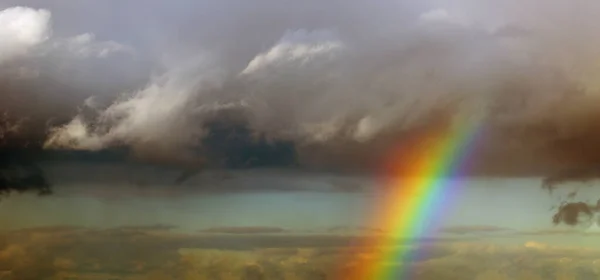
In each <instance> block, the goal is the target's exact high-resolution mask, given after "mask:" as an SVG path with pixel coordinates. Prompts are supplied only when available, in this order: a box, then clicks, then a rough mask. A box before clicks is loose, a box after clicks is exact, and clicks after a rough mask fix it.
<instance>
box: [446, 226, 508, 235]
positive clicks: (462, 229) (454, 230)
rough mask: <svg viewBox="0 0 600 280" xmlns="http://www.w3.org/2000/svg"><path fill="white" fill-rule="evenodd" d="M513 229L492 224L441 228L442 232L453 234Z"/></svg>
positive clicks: (484, 232) (500, 231)
mask: <svg viewBox="0 0 600 280" xmlns="http://www.w3.org/2000/svg"><path fill="white" fill-rule="evenodd" d="M511 231H513V229H510V228H505V227H498V226H491V225H468V226H452V227H444V228H441V229H440V230H439V232H441V233H451V234H486V233H503V232H504V233H506V232H511Z"/></svg>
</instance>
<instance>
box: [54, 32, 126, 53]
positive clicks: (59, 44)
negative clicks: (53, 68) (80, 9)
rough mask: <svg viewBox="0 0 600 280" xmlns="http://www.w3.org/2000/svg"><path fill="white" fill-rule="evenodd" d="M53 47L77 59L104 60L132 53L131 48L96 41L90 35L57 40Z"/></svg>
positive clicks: (109, 42) (115, 43) (94, 37)
mask: <svg viewBox="0 0 600 280" xmlns="http://www.w3.org/2000/svg"><path fill="white" fill-rule="evenodd" d="M53 46H54V48H55V49H58V50H62V51H65V52H67V53H69V54H71V55H74V56H75V57H78V58H90V57H95V58H105V57H108V56H110V55H112V54H115V53H133V52H134V51H133V49H132V48H131V47H129V46H125V45H122V44H119V43H117V42H114V41H98V40H96V36H95V35H94V34H91V33H84V34H81V35H78V36H75V37H71V38H67V39H62V40H57V41H56V42H54V44H53Z"/></svg>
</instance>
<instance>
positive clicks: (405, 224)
mask: <svg viewBox="0 0 600 280" xmlns="http://www.w3.org/2000/svg"><path fill="white" fill-rule="evenodd" d="M480 124H481V122H480V121H478V120H467V119H465V118H460V119H457V120H456V122H455V123H454V125H451V124H450V125H449V124H447V123H446V124H445V125H442V126H441V127H439V126H438V127H435V128H433V129H428V130H427V132H426V133H425V135H418V136H417V137H416V138H415V139H413V141H411V143H408V144H406V143H405V145H402V147H401V148H400V150H399V151H398V152H396V153H394V156H393V157H394V159H393V160H392V167H393V172H394V175H396V176H393V177H396V178H395V179H393V180H392V181H391V183H390V184H388V187H389V188H388V189H387V190H386V192H385V201H384V202H383V203H382V204H380V206H379V210H378V211H376V218H375V225H374V226H375V227H377V228H379V229H382V230H383V231H384V232H386V233H387V234H385V235H382V236H380V237H377V238H375V239H374V240H373V241H372V242H371V243H370V244H367V246H366V247H368V248H369V249H368V250H369V251H368V252H369V253H367V254H366V256H362V257H363V258H362V259H359V260H358V261H357V264H355V267H354V268H353V269H351V271H350V272H349V273H348V272H346V273H344V274H345V275H344V276H343V277H339V278H340V280H341V279H342V278H343V279H344V280H353V279H354V280H401V279H414V278H413V277H412V276H411V270H410V269H408V267H409V266H408V265H405V264H407V263H408V262H410V261H411V260H413V259H414V258H415V257H418V256H417V254H420V253H423V252H422V251H420V250H414V249H413V248H410V247H409V246H403V245H406V241H408V242H414V241H418V239H419V238H422V237H423V236H424V235H426V234H427V233H428V231H430V230H431V229H432V226H433V225H435V224H436V223H437V220H438V218H439V215H440V214H441V213H444V212H445V210H447V208H448V206H449V203H450V202H451V201H453V199H452V198H451V197H449V196H451V195H456V194H457V191H458V189H460V185H459V183H460V180H459V179H458V178H456V177H458V176H460V175H461V174H462V172H463V171H464V169H465V168H467V167H468V165H469V164H468V158H469V154H470V152H471V151H472V150H473V149H472V147H474V145H475V142H476V141H478V139H479V138H480V137H479V136H480V135H481V134H482V133H481V132H482V129H481V125H480ZM398 177H399V178H398Z"/></svg>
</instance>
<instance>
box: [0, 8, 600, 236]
mask: <svg viewBox="0 0 600 280" xmlns="http://www.w3.org/2000/svg"><path fill="white" fill-rule="evenodd" d="M595 11H600V3H596V2H593V1H583V0H574V1H570V2H569V3H568V4H567V3H566V2H564V3H563V1H559V0H550V1H547V0H546V1H541V0H521V1H516V0H515V1H513V0H510V1H494V0H479V1H475V0H461V1H445V0H438V1H435V0H427V1H416V0H412V1H411V0H403V1H392V0H371V1H358V0H350V1H348V0H345V1H341V0H331V1H281V0H252V1H242V0H239V1H238V0H229V1H191V0H173V1H168V2H166V1H142V0H131V1H113V0H110V1H92V0H90V1H67V0H44V1H42V0H30V1H23V0H20V1H9V0H0V110H2V111H4V112H7V113H9V114H10V116H12V117H14V118H15V119H17V120H23V121H24V122H23V124H22V130H20V131H19V132H21V133H23V134H27V133H30V134H27V135H31V136H28V137H38V138H39V137H41V141H42V142H43V143H45V145H44V148H45V149H47V150H52V149H62V150H78V151H92V152H95V153H96V154H95V155H90V156H89V157H88V158H79V159H78V160H72V162H70V163H69V164H74V165H76V166H77V165H83V164H84V163H83V162H84V161H88V162H89V161H94V160H96V159H97V158H94V156H98V157H100V156H99V154H102V152H104V151H107V150H110V149H112V148H115V147H123V146H125V147H127V148H129V149H130V151H131V152H132V156H133V157H136V158H139V159H142V160H147V161H150V160H152V161H154V162H155V161H159V162H161V161H164V162H169V163H172V162H177V163H178V164H180V163H183V164H184V165H191V166H194V167H197V166H204V164H207V163H208V165H210V166H213V167H219V168H222V169H232V168H238V169H239V168H244V167H269V168H284V167H285V168H288V169H294V168H297V169H299V170H307V169H310V170H312V171H321V172H322V173H321V175H318V174H310V175H302V176H300V175H297V177H298V178H302V177H303V176H305V177H306V178H312V177H310V176H317V177H318V178H319V179H318V180H326V181H328V182H329V181H330V178H327V179H323V176H325V177H327V176H333V177H335V176H337V177H336V179H335V180H342V181H343V183H340V184H342V185H346V186H348V185H350V186H351V185H353V184H363V185H361V187H360V188H359V189H360V190H359V191H356V189H354V188H353V187H349V188H350V189H351V190H353V191H348V189H347V188H344V187H342V188H341V189H340V188H337V187H331V186H322V184H317V186H314V187H313V185H311V184H313V183H314V182H310V183H308V182H306V181H301V182H298V183H296V184H292V183H290V182H292V181H293V180H291V179H290V180H288V179H287V178H284V179H281V178H279V179H277V176H283V175H281V174H284V173H285V172H288V171H289V170H288V169H286V171H285V172H284V171H281V170H280V171H277V172H275V173H273V174H271V175H268V176H266V178H267V179H264V180H267V181H269V180H271V181H270V182H271V183H269V184H267V185H265V184H263V183H264V182H263V181H260V180H263V179H260V180H259V181H258V182H255V183H254V184H250V183H248V182H249V181H246V180H244V181H243V182H242V183H238V184H237V185H236V184H229V183H223V184H221V185H219V186H217V187H215V186H214V185H211V184H212V183H203V184H201V183H200V181H198V180H200V179H199V177H198V176H201V175H202V174H196V175H195V176H192V178H191V181H189V182H187V183H186V184H187V185H186V186H187V187H188V188H186V189H185V191H181V193H185V195H184V197H181V193H178V192H179V189H177V190H173V189H169V190H166V191H164V192H162V191H159V192H158V193H159V195H154V196H152V195H149V196H150V197H146V198H143V199H142V198H138V199H133V202H132V201H129V200H127V201H125V202H124V201H121V200H118V199H117V200H111V201H110V202H106V200H107V199H106V198H99V196H104V195H105V194H106V192H108V193H111V192H112V190H109V191H106V189H107V188H108V189H110V187H107V186H109V185H110V186H115V185H119V184H122V185H126V186H128V187H131V185H136V184H137V185H158V186H160V187H163V188H164V187H165V186H170V185H169V184H171V183H172V181H170V180H171V179H166V178H176V176H177V172H175V171H168V170H162V169H161V170H160V171H157V170H153V169H151V167H147V168H150V171H149V170H145V171H140V174H141V175H139V178H145V179H139V178H137V177H136V178H135V180H134V181H135V182H134V183H132V182H131V181H126V180H125V179H122V178H121V179H118V180H117V181H119V180H121V181H119V182H120V183H117V181H115V180H116V179H115V180H112V179H111V178H112V177H113V175H114V177H118V176H121V175H122V174H123V172H124V171H123V170H124V169H122V168H121V167H120V165H117V163H114V166H112V167H110V168H112V169H110V168H109V169H110V170H108V171H106V170H105V171H106V172H107V173H104V171H103V172H102V173H100V172H99V171H90V170H87V171H85V170H81V169H77V168H84V167H81V166H80V167H76V168H72V167H68V166H67V167H64V169H62V171H56V170H53V169H52V168H53V164H47V163H46V165H45V168H46V171H47V172H48V174H49V176H50V178H51V179H52V180H53V182H54V183H55V185H56V186H55V187H56V189H57V190H66V189H68V190H69V191H61V192H62V196H61V192H59V194H57V195H56V196H55V197H50V198H43V199H39V201H38V199H37V198H36V199H33V198H30V197H27V196H24V197H13V198H10V199H8V200H6V201H4V200H3V201H2V203H0V208H4V209H6V211H2V213H0V215H4V217H2V219H3V220H4V221H7V224H10V223H8V220H10V217H9V216H7V215H8V214H6V213H9V212H11V211H18V212H21V213H23V215H24V217H31V219H29V218H27V219H23V220H20V221H17V222H16V223H23V225H21V226H25V225H29V223H31V224H32V225H33V224H38V223H39V222H40V221H41V220H44V221H46V222H49V223H50V221H52V223H62V222H67V221H72V222H77V223H79V222H82V223H83V222H84V221H85V222H88V223H98V224H102V223H104V222H106V223H120V222H130V221H133V220H134V219H137V218H139V217H140V215H137V213H145V214H146V215H144V216H141V217H146V218H144V219H147V220H145V221H147V222H164V221H167V220H169V221H176V223H181V224H186V225H189V227H204V226H206V227H208V226H218V225H219V224H223V225H225V224H232V225H244V224H255V223H260V224H265V225H274V226H283V227H292V226H295V227H306V228H318V227H326V226H335V225H336V224H338V223H339V224H346V223H348V224H358V225H360V224H361V222H362V220H363V219H364V215H366V214H365V213H366V212H365V211H367V210H365V209H369V206H370V205H372V203H373V201H370V198H369V196H368V195H367V194H368V193H369V192H370V191H374V190H377V189H379V185H378V184H377V183H364V181H367V182H368V181H372V182H376V181H377V179H376V178H377V177H376V175H377V171H380V169H381V165H382V163H383V162H384V161H385V160H388V158H387V157H389V154H390V151H392V150H396V149H398V148H399V147H401V148H407V149H410V147H405V146H406V145H408V144H407V143H409V142H410V141H408V140H410V139H415V138H416V139H419V137H420V136H421V135H426V134H427V133H428V132H430V131H431V130H436V129H450V128H452V126H453V125H455V124H456V123H454V118H453V117H454V116H456V115H457V114H459V113H461V114H470V115H478V116H482V117H483V118H482V119H483V121H482V124H481V126H480V127H481V129H483V131H484V133H483V137H482V138H481V140H480V141H479V142H478V143H476V145H474V146H473V147H471V150H472V151H474V152H472V153H471V154H472V155H473V157H474V159H473V160H474V162H475V164H474V165H473V166H475V170H469V171H471V172H472V174H477V175H483V176H484V177H486V176H487V177H486V178H492V177H493V178H498V177H501V178H502V180H500V181H485V182H484V181H474V183H473V182H471V183H469V186H468V187H465V189H466V191H465V193H464V197H461V198H460V202H457V206H456V208H455V209H456V211H457V212H456V213H455V214H453V215H455V216H451V218H448V221H452V222H456V223H459V222H464V219H467V220H468V221H469V223H473V224H481V223H484V224H489V223H491V224H495V225H502V226H506V227H518V228H526V227H533V226H536V227H537V226H544V225H546V224H547V221H548V219H546V218H543V217H542V216H545V215H548V216H550V214H549V213H550V212H549V210H547V209H548V208H549V207H550V206H552V204H553V201H554V199H556V197H555V196H551V195H549V194H547V193H545V192H543V191H542V190H541V189H540V188H539V186H540V180H541V178H542V177H545V176H556V177H557V178H559V179H560V178H561V177H567V179H569V180H570V179H573V180H579V179H582V178H587V177H593V176H596V175H597V174H600V172H598V171H597V170H596V168H597V166H598V163H600V148H598V147H600V146H599V145H597V141H599V140H600V134H599V133H598V130H597V129H596V124H597V123H598V121H600V110H598V109H599V108H598V104H600V100H599V99H598V98H599V95H598V94H597V93H598V90H600V84H599V83H598V78H597V77H596V76H597V74H599V73H600V72H599V70H600V53H599V51H598V50H600V33H598V32H597V29H598V27H599V26H600V17H598V15H596V12H595ZM257 135H260V136H262V138H258V140H257V138H255V136H257ZM407 139H408V140H407ZM38 140H40V139H38ZM73 161H74V162H73ZM178 166H180V165H178ZM298 167H301V168H298ZM61 168H62V167H61ZM93 168H100V169H102V168H105V167H98V166H94V167H93ZM84 169H85V168H84ZM563 170H568V171H570V170H575V172H567V173H563ZM342 171H343V172H342ZM86 172H87V173H86ZM160 172H170V173H169V175H168V176H167V175H165V176H162V177H161V176H157V174H162V173H160ZM298 172H299V171H298ZM94 174H95V175H94ZM98 174H106V176H99V175H98ZM323 174H325V175H323ZM127 175H128V174H127ZM170 176H172V177H170ZM252 176H255V175H252ZM261 176H262V175H261ZM319 176H320V177H319ZM361 176H362V177H361ZM259 177H260V176H259ZM514 177H521V178H533V179H514ZM261 178H262V177H261ZM306 178H305V179H302V180H307V179H306ZM111 180H112V181H111ZM123 180H125V183H123ZM127 180H129V179H127ZM140 180H141V181H140ZM272 180H275V181H276V182H272ZM277 180H280V181H277ZM295 180H296V179H295ZM298 180H300V179H298ZM315 180H316V179H315ZM318 180H317V181H318ZM481 180H486V179H481ZM489 180H491V179H489ZM523 180H524V181H523ZM527 180H530V181H527ZM142 181H143V182H142ZM281 181H285V182H286V184H284V185H285V186H284V187H283V188H284V189H285V188H291V189H292V190H293V191H300V192H301V193H300V194H297V193H289V190H283V191H282V190H281V189H280V187H279V185H280V184H282V183H281ZM157 182H158V183H157ZM357 182H358V183H357ZM327 184H329V183H327ZM327 184H325V185H327ZM365 184H366V185H365ZM207 185H208V189H209V190H210V189H211V188H213V189H215V188H216V189H218V190H219V191H216V192H210V191H209V192H208V193H210V195H208V196H207V195H206V194H199V193H196V191H197V190H207V189H206V188H207V187H206V186H207ZM73 186H76V187H77V188H75V190H74V189H73ZM202 186H203V187H204V188H202ZM82 188H83V189H89V190H91V191H89V190H86V191H84V193H87V195H83V196H86V197H88V196H89V198H85V199H84V198H80V197H79V196H81V195H82V194H81V190H80V189H82ZM328 188H329V189H328ZM248 189H250V190H254V191H255V193H251V192H248ZM306 189H308V190H306ZM315 189H316V190H315ZM124 190H126V191H123V190H120V191H118V192H117V193H118V194H117V196H121V195H123V193H125V194H127V195H131V194H132V193H133V194H134V195H138V196H142V195H143V194H142V193H141V192H140V191H139V190H134V191H129V190H127V189H126V188H125V189H124ZM69 192H71V193H69ZM90 192H91V193H94V194H93V195H90V194H89V193H90ZM148 192H149V191H147V190H146V191H144V193H146V194H147V193H148ZM150 192H151V191H150ZM73 193H76V195H75V196H73ZM257 193H259V194H260V195H259V194H257ZM192 194H193V195H192ZM110 195H112V194H108V196H110ZM188 196H189V197H188ZM489 197H494V198H495V199H496V200H494V201H493V202H490V201H489ZM89 199H92V200H93V201H90V200H89ZM98 199H100V200H101V201H95V200H98ZM109 200H110V199H109ZM33 203H39V204H36V205H37V206H36V207H30V206H29V205H30V204H33ZM107 203H108V204H107ZM83 204H85V205H86V206H83ZM223 205H227V208H226V209H225V208H223V207H224V206H223ZM268 205H272V206H268ZM486 205H487V207H486ZM269 207H276V208H277V211H273V209H272V208H269ZM481 208H489V212H488V209H486V212H485V214H484V215H482V214H481V212H480V211H478V210H477V209H481ZM50 209H53V210H52V211H58V212H60V213H61V214H60V215H52V217H49V216H48V215H46V213H51V211H50ZM153 209H154V210H153ZM158 209H161V210H158ZM524 209H530V210H527V211H529V212H527V213H528V215H531V216H522V217H524V218H523V219H514V217H515V216H516V215H519V213H524V212H526V211H525V210H524ZM511 211H514V212H511ZM58 212H53V213H58ZM116 212H119V213H122V214H119V215H117V214H115V213H116ZM367 212H368V211H367ZM198 213H202V215H201V218H196V217H198V216H197V215H199V214H198ZM239 213H245V215H244V216H240V215H238V214H239ZM298 213H300V214H298ZM296 215H300V216H296ZM469 215H474V216H469ZM116 217H117V218H116ZM465 217H467V218H465ZM529 217H531V219H530V218H529ZM7 219H8V220H7ZM46 219H48V220H46ZM254 219H256V220H254ZM488 220H489V221H488ZM534 220H535V221H536V222H534ZM292 221H293V222H292Z"/></svg>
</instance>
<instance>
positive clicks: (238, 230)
mask: <svg viewBox="0 0 600 280" xmlns="http://www.w3.org/2000/svg"><path fill="white" fill-rule="evenodd" d="M286 231H287V230H286V229H284V228H279V227H263V226H251V227H213V228H207V229H203V230H200V231H199V232H201V233H213V234H270V233H284V232H286Z"/></svg>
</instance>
